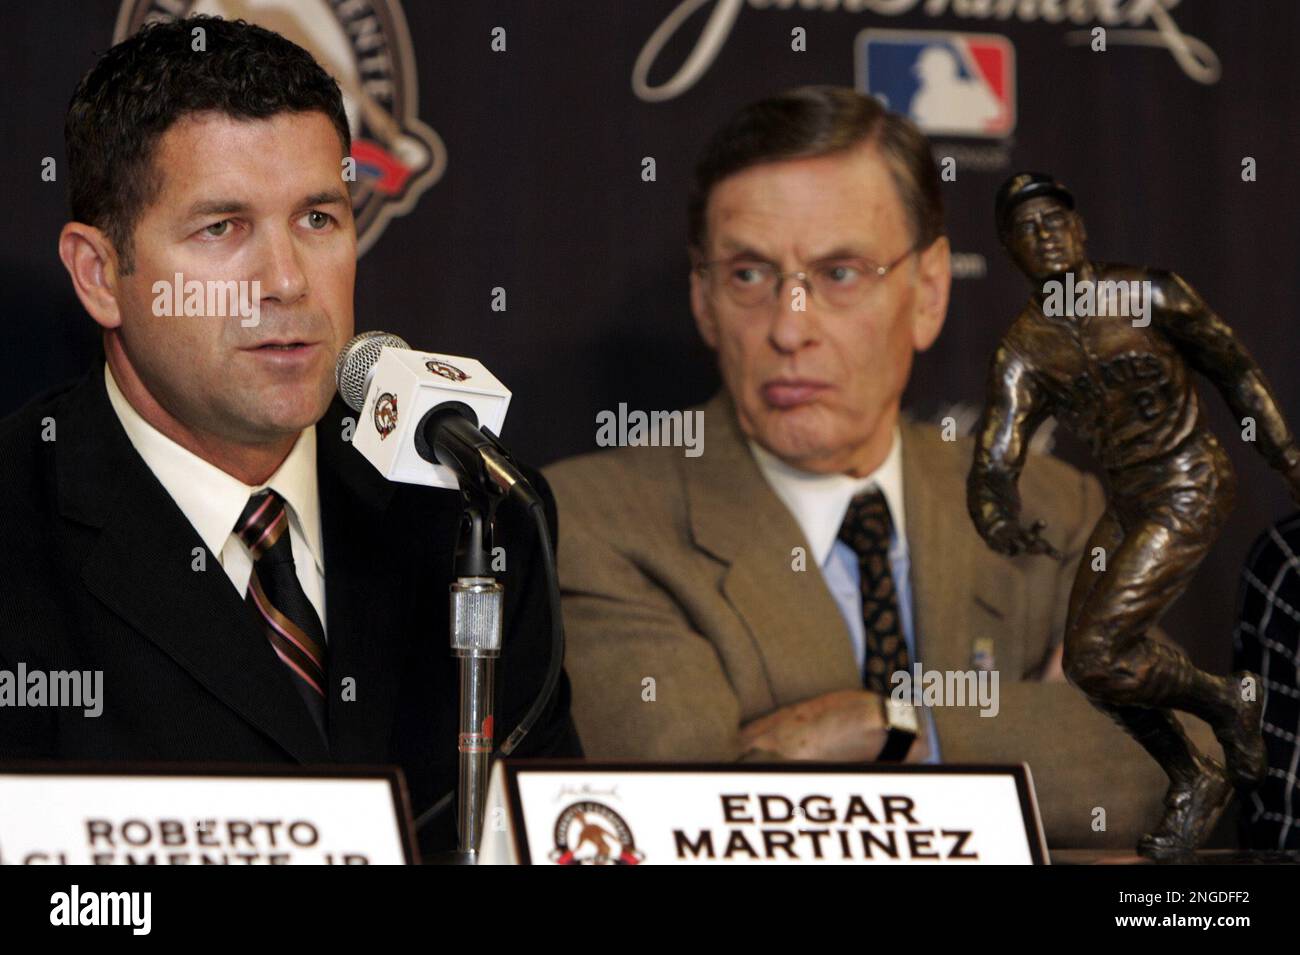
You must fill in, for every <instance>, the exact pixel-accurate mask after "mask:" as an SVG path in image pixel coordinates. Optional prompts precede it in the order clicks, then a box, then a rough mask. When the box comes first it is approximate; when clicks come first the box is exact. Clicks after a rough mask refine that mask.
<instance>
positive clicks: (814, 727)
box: [740, 690, 916, 762]
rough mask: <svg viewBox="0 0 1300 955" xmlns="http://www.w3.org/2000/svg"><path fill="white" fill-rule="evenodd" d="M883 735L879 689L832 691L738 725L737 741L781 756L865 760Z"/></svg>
mask: <svg viewBox="0 0 1300 955" xmlns="http://www.w3.org/2000/svg"><path fill="white" fill-rule="evenodd" d="M887 734H888V731H887V730H886V729H885V715H884V701H883V700H882V699H881V697H880V695H879V694H877V693H872V692H871V691H870V690H836V691H835V692H833V693H825V694H823V695H822V696H815V697H813V698H812V699H809V700H801V701H800V702H798V703H792V704H791V705H789V706H783V707H781V708H780V709H779V710H774V711H773V712H771V713H768V714H767V715H766V716H760V717H759V718H758V719H756V720H754V721H753V722H752V723H747V724H745V725H744V726H742V727H741V728H740V743H741V746H742V748H743V749H744V750H745V751H746V752H750V751H755V750H757V751H762V752H768V753H774V754H776V755H778V756H782V757H784V758H785V759H821V760H827V761H831V762H866V761H868V760H873V759H875V758H876V757H877V756H878V755H879V754H880V750H881V749H882V748H883V747H884V745H885V736H886V735H887ZM912 749H913V751H915V750H916V746H915V745H914V746H913V747H912Z"/></svg>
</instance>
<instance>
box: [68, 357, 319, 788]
mask: <svg viewBox="0 0 1300 955" xmlns="http://www.w3.org/2000/svg"><path fill="white" fill-rule="evenodd" d="M68 401H69V410H68V413H67V414H66V415H63V416H61V420H60V421H59V428H60V434H59V444H58V451H57V463H56V469H57V475H58V476H57V480H58V482H59V500H60V510H61V513H62V514H63V515H64V516H65V517H68V518H70V519H72V520H76V521H79V522H81V523H84V524H89V525H91V526H95V527H99V528H100V535H99V538H98V540H97V541H96V542H95V544H94V545H93V546H92V548H91V551H90V553H89V556H88V558H87V560H86V562H85V564H84V566H83V567H82V580H83V581H84V583H85V585H86V587H87V588H88V589H89V591H90V592H91V593H92V594H93V595H94V596H95V597H97V598H98V599H99V600H100V601H102V602H103V603H104V604H105V606H107V607H108V608H109V609H111V610H112V611H113V612H114V613H116V614H117V615H118V616H119V617H121V618H122V619H123V620H124V621H126V622H127V624H128V625H130V626H131V627H132V628H133V629H135V630H136V631H137V632H139V633H140V634H141V635H142V636H143V637H144V638H146V639H148V640H151V641H152V642H153V643H155V644H157V646H158V647H159V648H160V649H161V650H163V652H165V653H166V654H167V655H168V656H170V657H171V658H172V659H173V660H175V661H176V663H177V664H178V665H179V666H181V667H182V668H184V669H185V670H186V671H187V672H188V673H189V674H190V675H191V676H192V677H193V678H194V679H195V680H197V681H198V682H199V683H201V684H202V685H203V686H204V687H206V688H207V689H208V691H209V692H211V693H212V694H213V695H214V696H216V697H217V698H218V699H220V700H221V701H222V702H223V703H225V704H226V705H227V706H228V707H230V708H231V709H232V710H234V711H235V712H236V713H238V714H239V715H240V716H242V717H243V718H244V719H245V720H246V721H248V722H249V723H250V724H252V725H253V726H255V727H257V728H258V729H260V730H261V731H262V732H263V733H265V734H266V735H267V736H269V737H270V738H271V739H273V740H275V741H276V742H277V743H278V744H279V745H280V746H281V747H283V748H284V750H285V751H286V752H287V753H288V754H289V755H290V756H292V757H293V758H294V759H297V760H299V761H301V762H323V761H325V760H327V759H328V754H327V752H326V749H325V746H324V743H323V741H322V740H321V738H320V734H319V731H318V730H317V729H316V727H315V725H314V724H313V723H312V720H311V717H310V715H309V714H308V712H307V709H306V708H305V707H304V706H303V704H302V699H301V697H299V696H298V693H297V690H296V689H295V688H294V686H293V685H292V683H291V682H290V680H289V677H288V676H287V674H286V671H285V669H284V667H283V665H282V664H280V662H279V660H278V659H277V657H276V656H275V653H274V651H273V650H272V649H271V647H270V644H269V642H268V641H267V639H266V637H265V635H264V634H263V633H262V632H261V631H260V629H259V628H258V627H257V626H256V625H255V622H254V621H253V619H252V617H251V615H250V614H249V613H248V610H247V608H246V607H245V606H244V601H243V598H242V597H241V595H239V594H238V593H237V592H236V591H235V588H234V587H232V586H231V585H230V579H229V578H228V577H227V576H226V574H225V571H224V570H223V569H222V567H221V564H220V562H219V561H218V559H217V555H215V554H211V553H207V552H206V551H205V549H204V547H203V543H202V541H201V540H200V539H199V536H198V533H197V532H196V531H195V530H194V528H193V526H192V525H191V524H190V523H189V521H188V520H187V519H186V518H185V515H184V514H183V513H182V512H181V510H180V508H179V507H177V505H176V503H175V501H173V500H172V498H171V496H170V495H169V494H168V493H167V491H166V490H165V489H164V488H163V486H162V485H161V484H160V483H159V482H158V479H157V478H155V477H154V475H153V472H151V471H150V470H149V468H148V466H147V465H146V464H145V463H144V461H143V460H142V459H141V458H140V456H139V454H137V453H136V451H135V449H134V448H133V447H131V443H130V440H129V439H128V438H127V436H126V433H125V431H123V430H122V426H121V424H120V422H119V421H118V420H117V416H116V415H115V414H114V413H113V409H112V406H111V405H110V404H109V401H108V394H107V391H106V390H105V387H104V381H103V368H102V366H100V367H98V368H97V369H96V370H95V371H93V372H92V373H91V374H90V375H89V376H88V378H87V379H86V381H84V382H82V384H80V385H79V386H78V387H77V388H76V389H74V390H73V391H72V392H71V393H70V394H69V396H68ZM199 552H203V559H204V569H194V568H195V561H196V560H197V557H196V554H197V553H199Z"/></svg>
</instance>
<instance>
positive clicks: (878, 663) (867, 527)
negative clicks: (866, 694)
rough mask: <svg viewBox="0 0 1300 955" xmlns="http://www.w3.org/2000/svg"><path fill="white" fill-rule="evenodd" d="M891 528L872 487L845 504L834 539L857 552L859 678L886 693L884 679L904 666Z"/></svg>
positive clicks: (885, 508) (904, 644) (881, 499)
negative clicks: (862, 650) (862, 647)
mask: <svg viewBox="0 0 1300 955" xmlns="http://www.w3.org/2000/svg"><path fill="white" fill-rule="evenodd" d="M892 526H893V523H892V521H890V519H889V504H888V502H887V501H886V500H885V495H884V494H882V493H881V492H880V491H879V489H877V488H872V489H870V490H867V491H863V492H862V493H861V494H859V495H857V496H856V497H855V498H853V500H852V501H850V502H849V507H848V511H847V512H846V513H845V515H844V523H843V524H842V525H841V526H840V533H839V539H840V540H842V541H844V543H846V544H848V545H849V547H851V548H853V552H854V553H855V554H857V555H858V572H859V577H860V581H859V586H860V587H861V590H862V622H863V624H864V628H865V631H866V655H865V656H864V658H863V661H862V682H863V685H864V686H865V687H866V688H867V689H868V690H871V691H873V692H875V693H880V694H882V695H884V694H885V693H886V692H887V690H886V687H888V686H889V685H890V683H889V680H890V677H891V676H892V675H893V674H894V673H896V672H898V671H899V670H907V668H908V666H909V665H910V664H909V663H908V658H907V641H905V640H904V639H903V624H902V620H901V619H900V618H899V616H898V592H897V591H896V590H895V589H894V574H893V571H892V570H891V569H890V565H889V538H890V531H891V528H892Z"/></svg>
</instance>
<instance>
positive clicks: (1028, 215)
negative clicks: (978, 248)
mask: <svg viewBox="0 0 1300 955" xmlns="http://www.w3.org/2000/svg"><path fill="white" fill-rule="evenodd" d="M996 214H997V227H998V234H999V237H1000V239H1001V241H1002V244H1003V246H1004V248H1005V249H1006V250H1007V252H1008V254H1009V255H1010V256H1011V258H1012V260H1013V261H1014V262H1015V263H1016V265H1017V266H1018V267H1019V268H1020V269H1021V271H1023V272H1024V273H1025V275H1026V276H1027V277H1028V279H1029V283H1030V287H1031V289H1032V293H1031V295H1030V297H1029V301H1028V302H1027V303H1026V304H1025V306H1024V308H1022V309H1021V311H1020V314H1019V315H1018V316H1017V317H1016V319H1015V321H1014V322H1013V323H1012V324H1011V327H1010V329H1009V330H1008V331H1007V333H1006V335H1005V336H1003V338H1002V341H1001V344H1000V345H999V347H998V349H997V352H996V353H995V354H994V356H993V362H992V367H991V369H990V374H989V379H988V393H987V396H986V405H985V408H984V412H983V415H982V417H981V418H980V422H979V425H978V429H977V433H976V448H975V458H974V462H973V464H972V466H971V471H970V475H969V478H968V481H967V506H968V508H969V510H970V515H971V518H972V520H973V521H974V522H975V527H976V528H977V529H978V531H979V533H980V535H981V536H982V537H983V538H984V540H985V541H986V542H987V543H988V545H989V546H990V547H992V548H993V549H994V550H996V551H999V552H1001V553H1004V554H1011V555H1014V554H1022V553H1028V554H1054V555H1056V554H1057V552H1056V550H1055V548H1053V547H1052V545H1051V544H1050V543H1049V542H1048V541H1047V540H1046V538H1045V537H1044V536H1043V533H1042V532H1043V530H1044V528H1043V525H1042V523H1041V522H1036V523H1035V524H1034V525H1033V526H1030V527H1025V526H1023V525H1022V523H1021V521H1020V498H1019V494H1018V491H1017V487H1016V483H1017V479H1018V478H1019V475H1020V471H1021V468H1022V466H1023V464H1024V461H1025V452H1026V449H1027V447H1028V445H1029V440H1030V438H1031V436H1032V435H1033V432H1034V430H1035V429H1036V428H1037V427H1038V425H1039V424H1040V423H1041V422H1042V421H1043V419H1044V418H1046V417H1048V416H1054V417H1055V418H1056V419H1057V421H1058V422H1060V424H1061V425H1062V426H1064V427H1065V428H1066V429H1067V430H1069V431H1070V432H1072V433H1073V434H1075V435H1077V436H1078V437H1079V438H1080V439H1082V440H1083V441H1084V442H1086V443H1087V445H1088V446H1089V448H1090V449H1091V452H1092V454H1093V456H1094V457H1095V458H1096V459H1097V461H1098V462H1099V463H1100V464H1101V466H1102V468H1103V469H1104V471H1105V483H1106V491H1107V502H1106V511H1105V513H1104V514H1103V515H1102V517H1101V520H1100V521H1098V523H1097V526H1096V527H1095V528H1094V529H1093V531H1092V535H1091V537H1090V538H1089V539H1088V542H1087V545H1086V547H1085V550H1084V555H1083V560H1082V561H1081V563H1080V565H1079V570H1078V573H1077V574H1076V576H1075V578H1074V586H1073V589H1072V591H1071V593H1070V604H1069V611H1068V615H1067V618H1066V628H1065V647H1064V667H1065V672H1066V675H1067V676H1068V677H1069V679H1070V681H1071V682H1072V683H1074V685H1075V686H1077V687H1078V688H1079V689H1081V690H1082V691H1083V692H1084V693H1085V694H1086V695H1087V697H1088V699H1089V700H1090V701H1091V702H1092V703H1093V704H1094V705H1095V706H1097V707H1098V708H1100V709H1101V710H1103V711H1104V712H1105V713H1107V714H1108V715H1110V716H1111V717H1112V718H1113V719H1114V720H1116V722H1118V723H1119V724H1120V725H1121V726H1122V727H1123V728H1124V729H1125V730H1126V731H1127V732H1128V733H1129V735H1131V736H1132V737H1133V738H1134V739H1136V740H1137V741H1138V742H1139V743H1140V744H1141V745H1142V746H1143V748H1145V749H1146V751H1147V752H1148V753H1150V754H1151V756H1152V757H1153V758H1154V759H1155V760H1156V761H1157V762H1159V763H1160V765H1161V767H1163V768H1164V770H1165V772H1166V773H1168V775H1169V781H1170V785H1169V790H1168V793H1167V794H1166V796H1165V814H1164V818H1163V819H1162V820H1161V822H1160V824H1159V825H1158V826H1157V827H1156V829H1155V830H1154V831H1152V832H1150V833H1147V834H1146V835H1144V836H1143V837H1142V839H1141V841H1140V842H1139V843H1138V852H1139V853H1141V854H1143V855H1145V856H1149V857H1152V858H1176V857H1178V856H1180V855H1183V854H1185V853H1188V852H1191V851H1192V850H1194V849H1196V848H1197V847H1198V846H1199V845H1201V844H1202V843H1203V842H1204V840H1205V838H1206V837H1207V836H1208V835H1209V833H1210V831H1211V829H1212V828H1213V826H1214V823H1215V822H1216V820H1217V819H1218V817H1219V816H1220V814H1221V813H1222V812H1223V810H1224V808H1225V807H1226V806H1227V804H1228V802H1229V801H1230V800H1231V798H1232V793H1233V788H1234V786H1235V787H1236V788H1238V789H1240V790H1242V791H1246V790H1248V789H1250V788H1252V787H1254V786H1256V785H1258V783H1259V782H1260V781H1261V780H1262V779H1263V776H1264V773H1265V769H1266V760H1265V752H1264V742H1263V738H1262V736H1261V735H1260V720H1261V716H1262V712H1263V711H1262V701H1261V700H1260V699H1259V693H1260V690H1261V689H1262V688H1261V687H1259V686H1258V682H1259V681H1258V678H1257V677H1256V676H1255V675H1254V674H1250V673H1246V672H1244V671H1243V672H1239V673H1234V674H1232V675H1231V676H1228V677H1219V676H1215V675H1213V674H1210V673H1206V672H1204V671H1202V670H1199V669H1197V668H1196V667H1195V666H1193V665H1192V663H1191V661H1190V660H1189V659H1188V658H1187V656H1186V654H1184V653H1183V652H1182V650H1180V649H1179V648H1178V647H1176V646H1174V645H1172V644H1170V643H1168V642H1165V641H1163V640H1159V639H1155V638H1153V637H1152V636H1150V635H1149V634H1150V631H1151V629H1152V628H1153V627H1154V626H1155V625H1156V622H1157V621H1158V620H1159V619H1160V616H1161V615H1162V614H1163V613H1164V612H1165V610H1166V609H1167V608H1168V607H1169V606H1170V604H1171V603H1173V601H1174V600H1176V599H1177V598H1178V596H1179V594H1181V593H1182V591H1183V590H1184V589H1185V588H1186V587H1187V584H1188V582H1189V581H1191V579H1192V575H1193V574H1194V573H1195V571H1196V568H1197V566H1198V565H1199V564H1200V562H1201V560H1202V558H1204V557H1205V554H1206V552H1207V551H1208V550H1209V548H1210V546H1211V544H1212V543H1213V542H1214V540H1215V537H1216V536H1217V535H1218V533H1219V531H1220V529H1221V528H1222V527H1223V523H1224V520H1225V518H1226V517H1227V515H1228V513H1229V511H1231V509H1232V506H1233V501H1234V494H1235V484H1236V479H1235V477H1234V475H1233V471H1232V466H1231V464H1230V463H1229V461H1228V456H1227V455H1226V454H1225V453H1224V451H1223V448H1222V447H1221V446H1220V445H1219V442H1218V441H1217V440H1216V439H1215V437H1214V435H1213V434H1211V433H1210V432H1209V430H1208V429H1207V428H1206V425H1205V421H1204V419H1203V414H1202V411H1201V406H1200V400H1199V398H1198V397H1197V394H1196V391H1195V389H1194V388H1193V386H1192V379H1191V372H1190V369H1195V370H1196V371H1198V372H1200V373H1201V374H1202V375H1204V376H1205V377H1206V378H1208V379H1209V380H1210V381H1211V382H1213V384H1214V385H1215V386H1216V387H1217V389H1218V390H1219V392H1220V393H1221V394H1222V395H1223V398H1224V400H1225V401H1226V402H1227V403H1228V406H1229V407H1230V408H1231V409H1232V412H1233V414H1234V415H1235V416H1236V417H1237V418H1238V419H1239V420H1240V421H1241V422H1242V435H1243V437H1244V438H1246V439H1248V440H1252V441H1253V442H1254V444H1255V446H1256V448H1257V449H1258V450H1259V452H1260V453H1261V454H1262V455H1263V456H1264V458H1265V460H1267V461H1268V463H1269V465H1271V466H1272V467H1273V468H1276V469H1277V470H1278V471H1280V472H1281V473H1282V475H1283V477H1284V478H1285V480H1286V482H1287V484H1288V485H1289V487H1290V489H1291V493H1292V496H1294V497H1296V498H1297V500H1300V449H1297V447H1296V442H1295V439H1294V438H1293V437H1292V435H1291V432H1290V430H1289V429H1288V428H1287V425H1286V422H1285V421H1284V420H1283V417H1282V414H1281V412H1280V411H1279V410H1278V407H1277V401H1276V399H1275V398H1274V396H1273V392H1272V390H1271V389H1270V387H1269V384H1268V382H1267V381H1266V380H1265V379H1264V376H1263V374H1262V373H1261V372H1260V369H1259V366H1258V365H1257V364H1256V363H1255V361H1254V360H1253V359H1252V358H1251V356H1250V355H1249V354H1248V353H1247V351H1246V349H1245V348H1244V347H1242V345H1241V343H1240V342H1239V341H1238V340H1237V339H1236V337H1235V336H1234V335H1233V333H1232V329H1230V328H1229V327H1228V326H1227V325H1226V324H1224V322H1223V321H1222V320H1221V319H1220V318H1219V317H1218V316H1217V315H1215V314H1214V312H1212V311H1211V310H1210V309H1209V307H1207V306H1206V304H1205V303H1204V302H1203V301H1202V300H1201V298H1200V296H1199V295H1197V294H1196V292H1195V291H1194V290H1193V289H1192V288H1191V287H1190V286H1189V285H1188V284H1187V283H1186V282H1184V281H1183V280H1182V279H1181V278H1179V277H1178V276H1177V275H1176V274H1174V273H1173V272H1165V271H1160V270H1157V269H1150V268H1146V267H1137V266H1129V265H1114V264H1110V263H1104V262H1094V261H1091V260H1089V259H1088V257H1087V255H1086V254H1085V252H1084V241H1085V239H1086V233H1085V231H1084V227H1083V220H1082V219H1081V218H1080V217H1079V214H1078V213H1077V212H1076V211H1075V208H1074V198H1073V196H1071V194H1070V192H1069V191H1068V190H1067V189H1066V188H1065V187H1064V186H1063V185H1061V184H1060V183H1059V182H1056V181H1055V180H1054V179H1052V178H1051V177H1050V176H1046V175H1043V174H1041V173H1031V172H1026V173H1019V174H1017V175H1015V176H1012V177H1011V178H1010V179H1008V180H1007V181H1006V182H1005V183H1004V184H1003V185H1002V187H1001V189H999V190H998V195H997V204H996ZM1057 556H1059V555H1057ZM1174 710H1182V711H1184V712H1187V713H1191V714H1193V715H1195V716H1198V717H1200V718H1201V719H1203V720H1205V721H1206V722H1207V723H1209V724H1210V726H1211V727H1213V729H1214V733H1215V736H1216V737H1217V738H1218V740H1219V742H1220V744H1222V746H1223V753H1224V762H1225V765H1224V766H1220V765H1219V763H1218V762H1217V761H1216V760H1215V759H1213V758H1212V757H1211V756H1209V755H1207V754H1203V753H1200V752H1198V751H1197V749H1196V747H1195V746H1194V745H1193V744H1192V742H1191V741H1190V740H1189V739H1188V738H1187V735H1186V733H1185V732H1184V730H1183V728H1182V726H1181V725H1180V723H1179V722H1178V719H1177V718H1176V717H1175V715H1174V713H1173V711H1174Z"/></svg>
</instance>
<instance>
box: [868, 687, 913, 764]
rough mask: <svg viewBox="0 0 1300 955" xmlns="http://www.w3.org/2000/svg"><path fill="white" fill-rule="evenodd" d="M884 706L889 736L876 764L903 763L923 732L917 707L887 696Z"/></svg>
mask: <svg viewBox="0 0 1300 955" xmlns="http://www.w3.org/2000/svg"><path fill="white" fill-rule="evenodd" d="M884 704H885V706H884V709H885V728H886V729H888V730H889V734H888V735H887V736H886V737H885V745H884V748H883V749H881V751H880V755H879V756H877V757H876V762H879V763H901V762H902V761H903V760H904V758H906V756H907V751H908V750H910V749H911V748H912V743H913V742H914V741H915V740H916V736H917V734H918V733H919V732H920V731H921V720H920V718H919V717H918V716H917V712H916V707H915V706H913V705H912V704H911V703H904V702H903V701H902V700H895V699H894V698H893V697H892V696H886V697H885V698H884Z"/></svg>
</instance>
